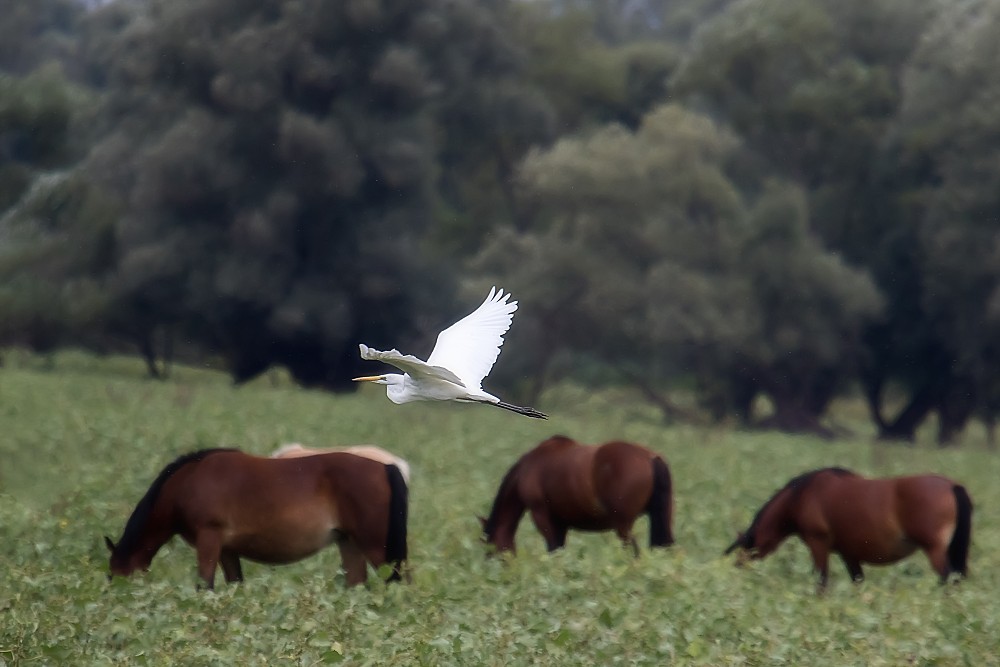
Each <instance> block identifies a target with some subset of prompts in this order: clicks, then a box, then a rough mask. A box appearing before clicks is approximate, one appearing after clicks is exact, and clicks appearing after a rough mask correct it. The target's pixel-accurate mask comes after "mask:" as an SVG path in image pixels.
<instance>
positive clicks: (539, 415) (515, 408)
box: [490, 401, 549, 419]
mask: <svg viewBox="0 0 1000 667" xmlns="http://www.w3.org/2000/svg"><path fill="white" fill-rule="evenodd" d="M490 405H495V406H497V407H501V408H503V409H504V410H510V411H511V412H516V413H517V414H519V415H524V416H525V417H534V418H535V419H548V418H549V416H548V415H547V414H545V413H544V412H539V411H538V410H536V409H534V408H522V407H521V406H520V405H511V404H510V403H504V402H503V401H499V402H497V403H491V404H490Z"/></svg>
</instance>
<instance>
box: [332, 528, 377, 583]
mask: <svg viewBox="0 0 1000 667" xmlns="http://www.w3.org/2000/svg"><path fill="white" fill-rule="evenodd" d="M337 546H338V547H339V548H340V560H341V561H342V563H343V566H344V573H345V575H346V578H347V585H348V586H357V585H358V584H363V583H365V582H366V581H368V563H367V561H366V560H365V553H364V551H362V550H361V547H360V546H358V544H357V543H356V542H355V541H354V539H353V538H350V537H347V538H344V539H342V540H340V541H339V542H338V543H337ZM380 564H381V563H378V564H376V567H377V566H378V565H380Z"/></svg>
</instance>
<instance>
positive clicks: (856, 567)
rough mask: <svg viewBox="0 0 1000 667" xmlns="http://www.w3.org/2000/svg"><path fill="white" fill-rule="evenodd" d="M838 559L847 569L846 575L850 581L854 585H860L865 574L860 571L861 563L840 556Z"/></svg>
mask: <svg viewBox="0 0 1000 667" xmlns="http://www.w3.org/2000/svg"><path fill="white" fill-rule="evenodd" d="M840 559H841V560H842V561H844V566H845V567H846V568H847V573H848V574H849V575H851V581H853V582H854V583H856V584H860V583H861V582H862V581H864V580H865V572H864V570H862V569H861V562H860V561H858V560H855V559H853V558H848V557H846V556H843V555H841V557H840Z"/></svg>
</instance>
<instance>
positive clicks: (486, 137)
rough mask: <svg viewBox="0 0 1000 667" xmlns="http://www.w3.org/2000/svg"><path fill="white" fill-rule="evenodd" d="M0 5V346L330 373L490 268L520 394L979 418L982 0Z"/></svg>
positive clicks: (901, 424) (987, 146) (788, 424)
mask: <svg viewBox="0 0 1000 667" xmlns="http://www.w3.org/2000/svg"><path fill="white" fill-rule="evenodd" d="M0 4H2V5H3V7H2V9H3V14H4V17H5V18H4V21H3V22H2V23H0V345H15V344H16V345H26V346H29V347H31V348H33V349H36V350H50V349H54V348H56V347H59V346H64V345H74V346H84V347H87V348H89V349H93V350H98V351H111V350H125V349H128V350H133V351H136V352H138V353H139V354H141V355H142V357H143V358H144V359H145V360H146V362H147V365H148V367H149V372H150V373H151V374H152V375H154V376H156V375H163V374H165V373H166V372H167V370H168V367H169V363H170V361H171V360H172V359H173V358H175V357H178V358H182V359H192V358H202V357H204V356H205V355H212V356H213V357H218V358H220V359H222V360H223V361H224V363H225V365H226V368H227V369H228V371H229V372H230V373H231V374H232V376H233V378H234V379H235V380H236V381H243V380H246V379H249V378H252V377H255V376H256V375H258V374H260V373H261V372H263V371H265V370H266V369H268V368H269V367H271V366H274V365H281V366H284V367H287V368H288V369H289V371H290V372H291V374H292V375H293V377H294V378H295V379H296V380H297V381H298V382H300V383H302V384H303V385H307V386H319V387H324V388H329V389H333V390H344V389H350V386H349V385H350V384H351V383H350V380H349V378H351V377H352V376H353V375H356V374H360V373H364V372H367V371H368V370H370V369H367V368H365V367H364V365H363V362H361V360H360V358H359V356H358V352H357V343H358V342H359V341H364V342H366V343H369V344H372V345H374V346H376V347H393V346H398V347H400V348H401V349H404V350H410V351H414V352H418V353H419V352H420V351H421V350H423V351H424V353H426V352H427V351H429V349H430V347H431V346H432V344H433V336H434V335H435V334H436V332H437V331H438V330H439V329H440V328H441V327H442V326H444V325H446V324H448V323H450V321H451V319H452V318H454V317H455V315H456V313H462V312H466V311H467V310H468V309H469V307H470V304H473V303H476V302H478V299H479V298H481V295H482V293H484V291H485V289H486V288H488V286H489V285H490V284H494V283H495V284H499V285H502V286H504V287H506V288H508V289H510V290H512V291H513V292H514V294H515V295H516V297H517V298H518V299H519V300H520V301H521V303H522V308H521V310H520V311H519V313H518V317H517V322H516V324H515V326H514V330H513V331H512V332H511V333H510V336H509V338H510V339H511V343H512V344H509V345H508V346H507V347H506V348H505V351H504V355H503V357H502V362H501V364H500V365H499V366H498V368H497V370H496V373H495V376H496V377H495V381H496V382H498V383H506V384H507V385H508V390H509V391H513V392H520V393H521V394H522V395H523V398H524V400H526V401H528V402H533V401H534V400H535V399H536V398H537V394H538V393H540V392H541V391H542V390H543V389H544V388H545V387H546V386H547V384H549V383H551V382H552V381H554V380H558V379H560V378H564V377H567V376H569V377H576V378H577V379H581V380H583V381H587V382H617V383H625V384H627V385H630V386H633V387H635V388H637V389H638V390H639V391H640V392H641V393H642V395H643V396H645V397H646V398H647V399H648V400H650V401H652V402H653V403H654V404H656V405H657V406H659V408H660V409H661V410H662V411H663V414H664V415H665V416H666V417H667V418H671V419H674V418H679V419H689V418H697V416H698V415H706V416H709V417H711V418H713V419H720V420H721V419H738V420H739V421H741V422H742V423H745V424H754V425H762V426H767V427H773V428H778V429H783V430H792V431H808V432H828V431H827V429H828V427H827V426H826V424H825V421H824V417H825V416H826V412H827V410H828V408H829V406H830V404H831V401H832V400H833V399H835V398H836V397H837V396H839V395H842V394H843V393H844V392H846V391H848V390H850V389H852V388H857V387H860V388H861V390H862V393H863V395H864V397H865V398H866V400H867V403H868V405H869V408H870V412H871V417H872V420H873V421H874V422H875V423H876V424H877V427H878V431H879V434H880V435H881V436H882V437H884V438H887V439H901V440H912V439H913V438H914V435H915V432H916V429H917V428H918V427H919V426H920V425H921V424H923V423H924V422H925V421H926V420H927V419H928V418H929V417H932V416H933V417H936V420H937V424H938V437H939V441H940V442H941V443H942V444H947V443H950V442H953V441H954V440H955V439H956V437H957V436H958V435H959V434H960V433H961V431H962V429H963V427H964V426H965V425H966V424H967V422H968V421H969V420H970V419H972V418H974V417H978V418H980V419H982V420H984V422H985V423H986V424H987V425H988V426H989V427H990V429H991V430H990V432H991V433H992V424H993V422H994V419H995V416H996V414H997V412H998V410H1000V335H998V334H1000V290H998V286H1000V115H998V114H997V113H996V112H995V110H996V109H997V108H998V106H997V105H998V104H1000V78H998V77H996V76H995V72H996V71H997V70H998V68H1000V42H998V41H997V40H996V39H995V35H996V34H1000V0H963V1H962V2H954V1H949V0H533V1H530V2H529V1H515V0H252V1H251V0H114V1H112V2H108V3H82V2H78V1H74V0H2V2H0ZM681 384H683V385H684V386H685V387H693V388H694V391H695V393H696V395H697V397H698V399H699V402H700V404H699V405H700V408H699V409H698V410H697V411H692V409H691V408H690V407H681V405H679V404H678V403H677V402H676V401H675V400H673V398H672V391H673V390H674V389H675V388H676V387H678V386H679V385H681ZM761 397H766V398H767V399H769V402H770V404H771V405H772V406H773V408H774V409H773V412H771V413H770V414H768V415H766V416H762V415H758V414H755V412H754V409H755V406H756V405H758V404H759V402H758V399H759V398H761ZM694 412H696V413H697V414H694Z"/></svg>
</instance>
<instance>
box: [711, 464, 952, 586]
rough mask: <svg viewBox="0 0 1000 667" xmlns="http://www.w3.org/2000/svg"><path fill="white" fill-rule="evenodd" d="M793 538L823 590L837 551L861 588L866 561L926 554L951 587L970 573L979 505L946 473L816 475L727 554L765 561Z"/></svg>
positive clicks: (765, 510) (777, 500)
mask: <svg viewBox="0 0 1000 667" xmlns="http://www.w3.org/2000/svg"><path fill="white" fill-rule="evenodd" d="M791 535H798V536H799V537H800V538H801V539H802V541H803V542H805V544H806V547H808V549H809V553H810V554H811V555H812V559H813V564H814V565H815V567H816V570H817V571H818V572H819V588H820V590H823V589H824V588H825V587H826V583H827V574H828V567H827V563H828V559H829V556H830V553H831V552H834V553H837V554H839V555H840V557H841V559H842V560H843V561H844V565H845V566H846V567H847V571H848V573H849V574H850V575H851V579H852V580H854V581H855V582H860V581H862V580H863V579H864V572H863V571H862V569H861V564H862V563H871V564H874V565H885V564H889V563H895V562H897V561H899V560H902V559H903V558H906V557H907V556H909V555H910V554H912V553H913V552H914V551H916V550H917V549H921V550H923V551H924V553H926V554H927V558H928V559H929V560H930V563H931V567H933V568H934V571H935V572H937V574H938V576H939V577H940V578H941V582H942V583H944V582H946V581H947V580H948V578H949V576H950V575H951V574H952V573H957V574H958V575H960V576H961V577H965V576H966V575H967V574H968V555H969V542H970V540H971V535H972V501H971V499H970V498H969V494H968V492H967V491H966V490H965V487H963V486H962V485H961V484H958V483H957V482H954V481H952V480H950V479H948V478H947V477H942V476H940V475H916V476H908V477H891V478H884V479H866V478H865V477H862V476H860V475H857V474H855V473H853V472H851V471H850V470H845V469H844V468H823V469H820V470H813V471H811V472H807V473H804V474H802V475H799V476H798V477H796V478H794V479H792V480H791V481H790V482H788V483H787V484H786V485H785V486H784V487H782V488H781V489H780V490H779V491H778V492H777V493H775V494H774V495H773V496H772V497H771V499H770V500H768V501H767V502H766V503H764V506H763V507H762V508H761V509H760V511H758V512H757V515H756V516H755V517H754V519H753V522H752V523H751V524H750V527H749V528H748V529H747V530H746V532H743V533H740V534H739V536H738V537H737V538H736V541H735V542H733V543H732V544H731V545H730V546H729V548H728V549H726V554H729V553H732V552H733V551H734V550H736V549H740V550H741V554H743V557H744V558H745V557H746V556H749V558H750V559H760V558H764V557H765V556H767V555H768V554H770V553H772V552H773V551H774V550H775V549H777V548H778V546H779V545H780V544H781V543H782V542H783V541H784V540H785V538H787V537H789V536H791ZM742 560H743V559H742V558H741V561H740V562H742Z"/></svg>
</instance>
